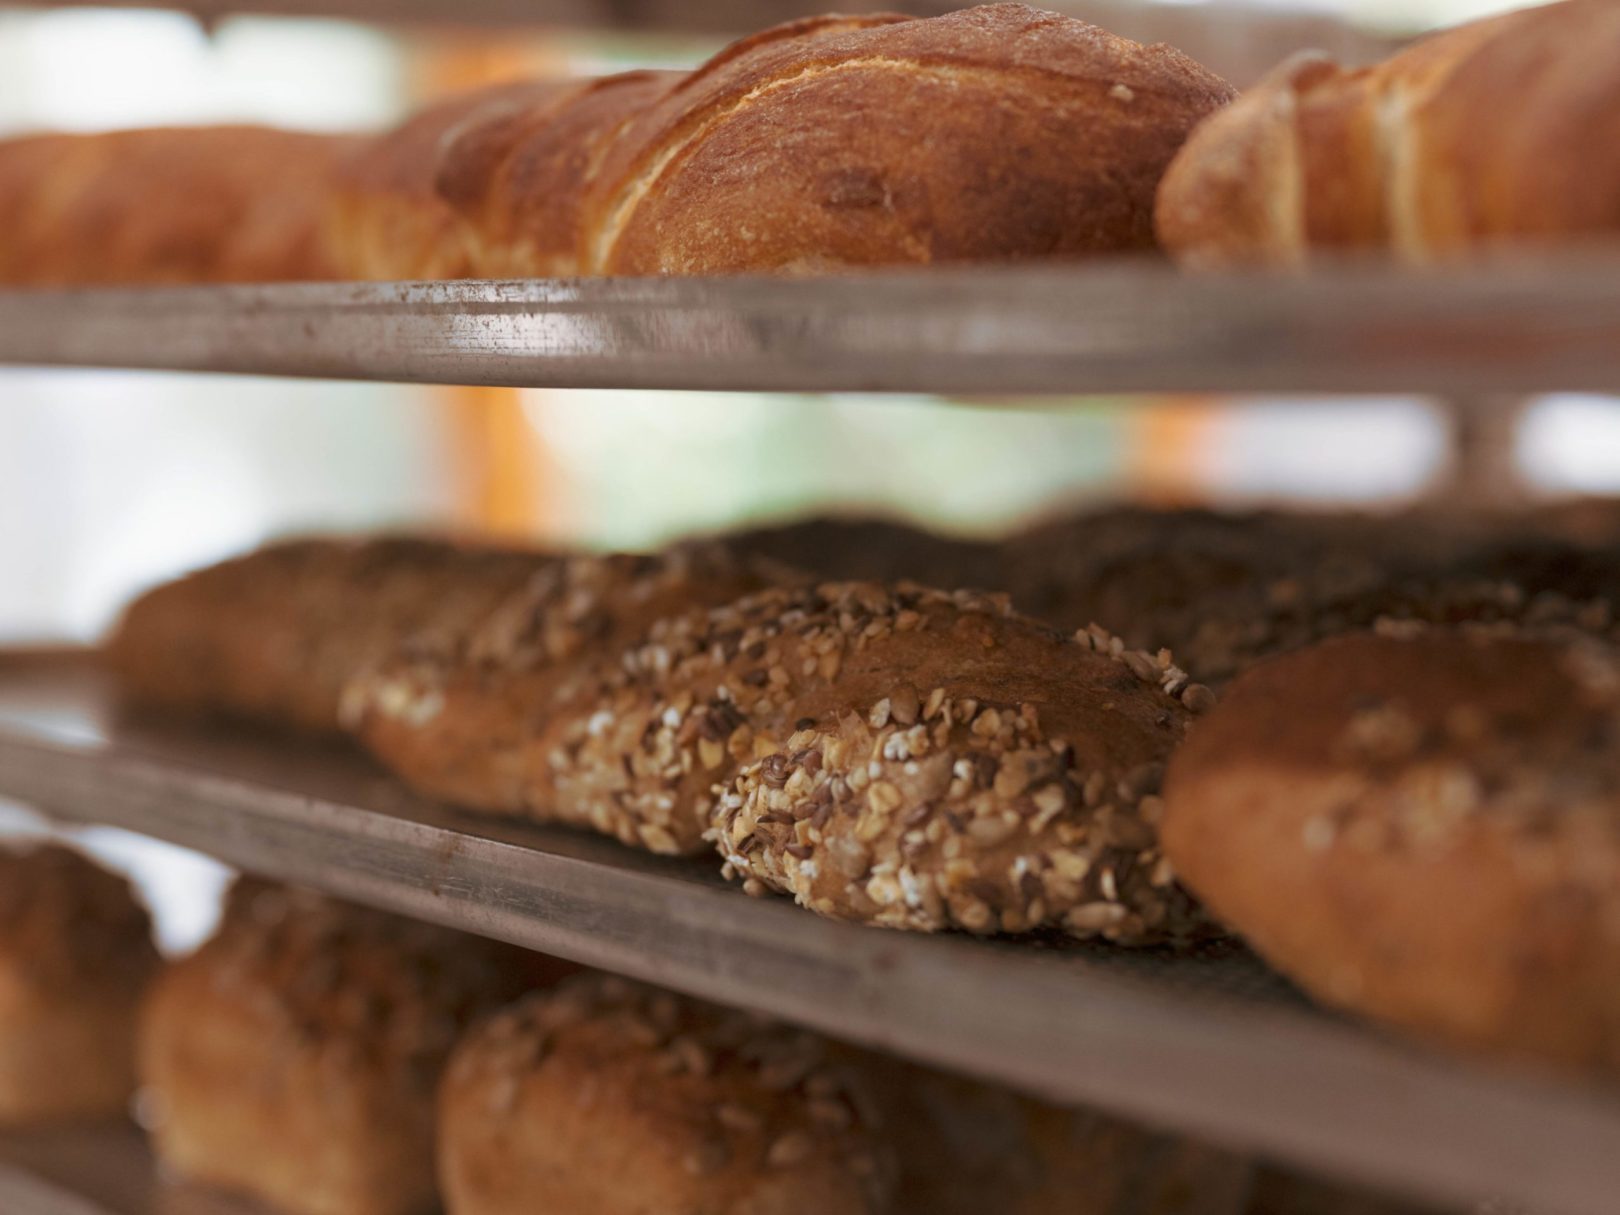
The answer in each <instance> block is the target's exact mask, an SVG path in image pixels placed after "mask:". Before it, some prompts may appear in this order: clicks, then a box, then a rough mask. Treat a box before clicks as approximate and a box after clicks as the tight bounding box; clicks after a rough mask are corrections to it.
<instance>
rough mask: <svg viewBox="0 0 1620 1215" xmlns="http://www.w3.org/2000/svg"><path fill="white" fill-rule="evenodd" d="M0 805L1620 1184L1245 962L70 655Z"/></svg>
mask: <svg viewBox="0 0 1620 1215" xmlns="http://www.w3.org/2000/svg"><path fill="white" fill-rule="evenodd" d="M0 796H6V797H13V798H16V799H18V800H21V801H24V802H27V803H30V804H33V805H35V806H37V807H39V808H41V809H42V810H44V811H46V812H47V813H49V814H52V815H54V816H56V817H58V818H61V819H65V820H68V821H73V822H97V823H106V824H111V825H115V826H119V827H125V828H128V829H131V830H134V831H140V832H145V833H147V834H149V835H153V836H157V837H160V838H163V839H166V840H170V841H172V842H174V843H177V844H182V845H187V846H190V847H193V848H197V849H199V850H201V851H203V852H207V853H210V854H212V855H214V856H216V857H218V858H220V859H221V860H224V861H226V862H228V863H231V864H235V865H239V866H242V867H244V868H247V869H251V870H254V871H257V872H261V873H264V874H267V875H270V876H273V877H279V878H283V879H290V880H294V881H298V882H302V883H306V884H309V885H312V886H317V887H321V888H324V889H326V890H329V891H331V892H333V893H336V894H339V895H343V896H346V897H348V898H352V899H356V900H360V901H363V902H367V903H371V904H375V905H377V906H379V907H383V908H387V909H390V910H394V911H397V912H401V913H404V914H407V915H412V916H417V917H420V918H423V919H427V920H433V921H438V922H441V923H445V924H449V925H452V926H455V927H457V928H461V929H465V930H468V931H471V932H475V933H482V934H486V935H489V936H494V937H499V938H502V939H505V940H508V941H512V942H515V943H517V944H520V945H525V946H530V947H532V948H535V949H540V950H546V951H550V952H553V953H557V954H561V955H564V956H567V957H571V958H575V959H577V960H579V961H581V962H585V963H589V964H593V965H597V966H602V967H605V968H608V969H610V970H615V971H619V972H622V973H625V974H629V975H633V976H636V977H639V978H642V979H646V980H649V981H651V982H655V983H660V984H664V985H667V986H669V987H673V988H678V989H681V990H684V991H688V992H691V993H694V994H698V995H702V996H707V997H710V998H713V999H716V1000H719V1001H722V1002H725V1003H728V1004H733V1005H738V1006H743V1007H749V1008H754V1009H758V1010H760V1011H762V1012H766V1013H770V1014H774V1015H777V1016H781V1017H783V1018H786V1019H789V1020H793V1021H797V1022H801V1023H804V1024H807V1025H811V1026H814V1027H817V1028H819V1029H822V1030H825V1031H826V1032H828V1033H831V1034H834V1035H837V1036H840V1037H843V1038H846V1039H850V1040H854V1041H859V1042H864V1043H868V1044H871V1045H873V1046H878V1047H883V1048H888V1049H892V1050H895V1051H897V1052H900V1053H903V1054H908V1055H911V1056H914V1057H916V1058H919V1059H922V1060H925V1061H929V1062H932V1063H936V1064H939V1065H942V1066H946V1067H950V1068H955V1069H958V1070H961V1071H966V1072H971V1073H975V1074H978V1075H982V1076H985V1077H989V1078H993V1079H997V1080H1000V1081H1003V1082H1005V1083H1008V1084H1011V1085H1014V1086H1016V1087H1019V1088H1023V1089H1026V1090H1028V1091H1031V1092H1035V1093H1040V1094H1044V1095H1046V1096H1049V1097H1053V1098H1057V1099H1061V1100H1064V1101H1071V1102H1085V1103H1090V1104H1094V1105H1097V1106H1102V1107H1106V1108H1109V1109H1112V1110H1114V1111H1116V1112H1118V1113H1120V1114H1123V1115H1126V1116H1128V1117H1134V1118H1137V1119H1140V1120H1142V1121H1145V1122H1148V1123H1153V1124H1157V1125H1161V1126H1164V1127H1167V1128H1170V1129H1173V1130H1179V1131H1183V1132H1186V1133H1189V1134H1193V1135H1196V1136H1199V1137H1202V1138H1205V1139H1208V1140H1212V1141H1214V1142H1217V1143H1220V1144H1224V1145H1226V1146H1229V1147H1231V1148H1233V1149H1235V1150H1238V1151H1243V1152H1248V1153H1253V1154H1257V1155H1259V1156H1262V1157H1266V1158H1271V1159H1277V1160H1282V1161H1285V1162H1288V1163H1290V1164H1292V1165H1296V1166H1301V1167H1303V1168H1305V1169H1308V1170H1311V1171H1316V1172H1322V1173H1327V1174H1329V1175H1339V1176H1342V1177H1345V1178H1348V1179H1354V1180H1359V1181H1361V1182H1364V1183H1367V1184H1380V1185H1385V1186H1390V1187H1393V1188H1396V1189H1401V1190H1404V1191H1405V1192H1408V1193H1410V1194H1412V1195H1414V1196H1422V1197H1427V1198H1431V1199H1440V1200H1445V1201H1456V1202H1462V1201H1469V1200H1473V1199H1475V1198H1478V1197H1480V1196H1490V1197H1495V1198H1499V1199H1501V1200H1504V1201H1507V1202H1510V1203H1516V1204H1522V1205H1523V1206H1525V1207H1527V1208H1529V1209H1531V1210H1533V1211H1535V1212H1536V1213H1537V1215H1611V1213H1612V1211H1613V1206H1614V1195H1615V1194H1616V1193H1617V1192H1620V1093H1617V1092H1615V1091H1614V1090H1612V1089H1598V1088H1589V1087H1585V1086H1579V1085H1574V1084H1570V1083H1566V1082H1562V1081H1553V1080H1550V1079H1547V1078H1544V1077H1540V1076H1532V1075H1528V1074H1519V1073H1508V1072H1502V1071H1497V1070H1493V1069H1489V1068H1486V1067H1483V1066H1478V1065H1473V1064H1464V1063H1461V1062H1458V1061H1454V1060H1451V1059H1449V1058H1444V1057H1441V1056H1439V1055H1435V1054H1431V1053H1429V1052H1426V1051H1423V1050H1420V1049H1418V1048H1416V1047H1411V1046H1408V1045H1405V1044H1403V1043H1397V1042H1395V1041H1391V1040H1389V1039H1386V1038H1384V1037H1383V1036H1381V1035H1380V1034H1378V1033H1376V1032H1374V1031H1372V1030H1369V1029H1367V1028H1365V1027H1363V1026H1361V1025H1357V1024H1352V1023H1350V1022H1348V1021H1346V1020H1343V1019H1340V1018H1338V1017H1335V1016H1331V1015H1329V1014H1326V1013H1324V1012H1322V1011H1320V1010H1318V1009H1316V1008H1314V1007H1313V1006H1311V1005H1310V1004H1309V1003H1307V1002H1306V1001H1305V1000H1304V999H1303V998H1301V997H1300V996H1299V995H1298V994H1297V993H1295V992H1294V991H1293V990H1292V989H1290V988H1289V987H1288V986H1287V985H1286V984H1285V983H1283V982H1282V981H1281V980H1280V979H1278V978H1277V977H1276V976H1275V975H1273V974H1272V973H1271V972H1269V971H1268V970H1267V969H1266V968H1265V967H1263V966H1262V965H1260V964H1259V963H1258V962H1257V961H1255V960H1254V959H1253V958H1252V957H1250V956H1249V955H1247V954H1245V953H1243V952H1240V951H1237V950H1226V951H1218V952H1211V953H1209V954H1207V955H1204V956H1197V957H1183V958H1169V957H1164V956H1156V955H1154V954H1151V953H1141V952H1136V953H1133V952H1129V951H1123V950H1118V949H1112V948H1103V947H1087V946H1082V945H1079V944H1071V945H1069V946H1063V947H1059V946H1046V947H1043V946H1039V945H1035V944H1025V943H1017V942H991V941H981V940H973V939H970V938H965V937H953V936H942V937H927V936H920V935H910V934H902V933H898V932H891V931H885V930H881V929H876V928H864V927H859V926H855V925H848V924H839V923H833V922H831V921H827V920H823V919H820V918H818V917H816V916H814V915H811V914H810V913H808V912H805V911H802V910H800V909H799V908H797V907H794V906H792V905H791V904H790V903H788V902H786V901H782V900H768V901H767V900H757V899H751V898H748V897H747V896H745V895H743V894H742V893H741V892H740V891H738V890H737V889H735V888H732V887H728V886H726V885H724V884H723V883H722V882H721V881H720V880H719V878H718V877H717V876H715V873H714V870H715V868H716V866H714V865H708V864H704V863H703V862H701V861H689V862H682V861H674V860H667V859H661V858H656V857H652V856H646V855H642V854H639V853H635V852H631V851H629V850H627V849H624V848H621V847H619V846H618V845H617V844H614V843H612V842H611V841H607V840H604V839H600V838H597V837H594V836H588V835H582V834H576V833H572V832H569V831H566V830H561V829H545V828H540V827H535V826H530V825H526V824H522V823H517V822H507V821H504V820H500V819H492V818H487V817H479V816H473V815H467V814H461V813H457V812H453V811H450V810H447V809H444V808H442V807H438V806H434V805H429V804H425V803H423V802H421V801H419V800H416V799H413V798H411V797H409V796H408V795H406V794H405V793H404V792H403V791H402V790H401V789H400V788H399V787H398V786H397V785H396V784H395V783H394V782H392V781H391V780H390V779H388V778H387V777H386V776H384V775H383V774H382V773H380V772H379V771H378V770H377V769H375V768H374V767H372V766H371V765H370V764H369V763H367V762H366V761H365V760H363V759H362V758H361V757H359V756H357V755H355V754H352V753H351V752H349V751H348V750H347V749H345V748H342V747H339V746H335V745H334V746H328V745H321V744H316V743H312V742H309V741H307V740H306V741H300V740H297V739H293V738H288V737H279V736H273V735H269V734H264V733H256V732H251V731H246V730H240V729H230V728H225V727H218V726H204V725H201V724H197V723H189V724H188V723H179V722H168V723H163V722H157V721H151V720H142V719H138V718H133V717H131V716H130V714H129V713H128V712H127V710H124V709H121V708H120V706H119V705H118V703H117V699H116V697H115V696H114V695H113V694H112V691H111V689H110V687H109V685H108V683H107V681H106V679H105V677H104V676H103V675H102V674H101V673H100V672H99V671H98V670H97V669H96V668H95V665H94V663H93V662H92V661H91V660H90V659H89V658H88V657H87V656H85V655H84V654H82V653H73V652H61V653H54V654H52V653H45V654H26V653H14V654H11V655H7V656H5V657H3V658H0ZM6 1209H7V1210H9V1209H10V1208H6Z"/></svg>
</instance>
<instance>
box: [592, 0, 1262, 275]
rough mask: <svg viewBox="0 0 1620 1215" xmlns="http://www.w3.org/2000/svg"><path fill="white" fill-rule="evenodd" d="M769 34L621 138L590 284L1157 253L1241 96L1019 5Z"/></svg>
mask: <svg viewBox="0 0 1620 1215" xmlns="http://www.w3.org/2000/svg"><path fill="white" fill-rule="evenodd" d="M776 33H777V34H778V36H775V37H773V36H771V32H767V34H766V35H761V36H758V37H756V39H754V40H752V41H751V42H750V44H749V45H747V46H745V47H742V48H737V49H734V50H733V51H732V52H729V53H724V54H722V56H721V57H720V58H719V60H717V61H716V62H714V63H711V64H710V65H708V66H707V67H706V68H703V69H699V71H697V72H695V73H693V75H692V76H691V77H690V78H689V79H688V80H687V81H686V82H684V83H683V84H682V86H681V87H679V88H677V89H675V90H673V91H671V92H670V93H669V94H668V95H667V96H666V97H665V98H664V99H663V100H662V101H661V102H660V103H658V104H657V105H654V106H652V107H650V108H649V109H648V111H647V112H646V113H645V114H644V115H642V116H640V117H639V118H638V119H637V120H636V121H635V122H634V123H632V124H631V126H630V127H629V128H628V129H627V130H626V131H625V132H624V134H623V136H622V138H621V139H620V140H619V141H618V144H617V145H616V146H615V148H614V150H613V152H612V153H611V154H610V156H609V158H608V161H607V163H606V164H605V165H604V167H603V170H602V173H601V177H600V182H599V186H598V189H597V190H595V191H594V192H593V195H592V197H591V198H589V199H588V200H587V202H586V206H587V209H588V212H589V218H588V220H587V225H586V226H587V228H588V229H589V230H591V231H592V241H591V246H590V256H589V257H588V258H587V259H586V265H587V267H588V268H589V269H592V270H594V271H596V272H598V273H606V274H698V273H727V272H738V271H764V270H778V271H788V272H798V273H814V272H818V271H826V270H828V269H838V268H842V267H851V266H871V265H892V264H904V263H923V264H928V263H933V262H946V261H958V260H1012V259H1019V258H1028V257H1075V256H1083V255H1086V254H1094V253H1099V252H1120V251H1124V250H1132V249H1145V248H1150V247H1152V245H1153V237H1152V231H1151V227H1152V225H1151V210H1152V195H1153V191H1154V188H1155V186H1156V184H1157V181H1158V178H1159V176H1160V175H1161V174H1162V172H1163V170H1164V167H1165V165H1166V164H1168V162H1169V159H1170V157H1171V155H1173V153H1174V152H1175V150H1176V148H1177V147H1178V146H1179V145H1180V143H1181V141H1182V140H1183V139H1184V138H1185V137H1186V134H1187V132H1188V131H1189V130H1190V129H1191V128H1192V125H1193V124H1194V123H1195V122H1196V121H1197V120H1198V119H1199V118H1201V117H1203V116H1204V115H1205V114H1207V113H1209V112H1210V111H1212V110H1214V109H1216V108H1218V107H1219V106H1221V105H1222V104H1224V103H1225V102H1227V101H1229V100H1230V99H1231V98H1232V96H1233V93H1232V91H1231V90H1230V89H1229V88H1228V86H1227V85H1225V84H1224V82H1222V81H1220V80H1218V79H1217V78H1216V77H1214V76H1212V75H1210V74H1209V73H1207V72H1205V71H1204V70H1203V69H1201V68H1199V67H1198V66H1197V65H1196V64H1194V63H1192V61H1190V60H1188V59H1186V58H1185V57H1184V56H1182V55H1180V54H1179V53H1177V52H1175V51H1172V50H1170V49H1169V48H1167V47H1162V46H1157V47H1141V46H1138V45H1137V44H1135V43H1132V42H1128V41H1125V40H1124V39H1119V38H1115V37H1113V36H1112V35H1109V34H1106V33H1104V32H1103V31H1101V30H1098V29H1097V28H1096V27H1094V26H1090V25H1087V24H1086V23H1084V22H1081V21H1075V20H1073V19H1070V18H1064V17H1059V16H1056V15H1055V14H1051V13H1043V12H1041V11H1039V10H1037V9H1032V8H1028V7H1025V6H1022V5H1016V4H998V5H987V6H984V7H981V8H975V9H968V10H964V11H962V12H958V13H952V14H949V15H947V16H944V17H937V18H932V19H927V20H918V21H900V20H895V19H893V18H884V19H866V20H854V19H851V20H846V21H840V22H838V23H837V24H826V25H821V26H818V27H817V28H815V29H814V30H813V31H812V32H811V33H810V34H809V35H806V34H805V33H803V32H801V31H800V30H798V29H789V30H786V31H777V32H776ZM873 115H882V121H881V122H873V120H872V116H873Z"/></svg>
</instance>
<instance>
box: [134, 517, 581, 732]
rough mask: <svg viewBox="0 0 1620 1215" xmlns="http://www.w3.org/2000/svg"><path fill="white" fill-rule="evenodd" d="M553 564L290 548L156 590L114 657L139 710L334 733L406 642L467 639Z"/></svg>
mask: <svg viewBox="0 0 1620 1215" xmlns="http://www.w3.org/2000/svg"><path fill="white" fill-rule="evenodd" d="M551 560H553V558H550V557H548V556H546V555H545V554H542V553H539V552H535V551H532V550H524V549H516V548H514V549H503V548H496V547H479V546H473V545H458V544H453V543H449V542H445V541H435V540H417V539H406V538H387V539H377V540H340V539H319V540H314V539H312V540H293V541H285V542H282V543H278V544H272V545H269V546H267V547H265V548H262V549H260V550H258V551H257V552H253V553H249V554H247V555H246V556H244V557H237V558H234V559H232V560H229V561H224V562H221V563H220V564H218V565H213V566H210V567H208V568H206V569H203V570H199V571H197V572H195V573H192V574H188V575H186V576H185V577H183V578H179V579H176V580H175V581H172V582H167V583H164V584H162V585H160V586H157V587H155V588H153V589H152V590H150V591H148V592H147V593H146V594H144V595H142V596H141V597H140V598H139V599H137V600H135V602H134V603H132V604H131V605H130V606H129V608H128V609H127V610H126V611H125V613H124V616H123V619H122V620H121V621H120V622H119V624H118V627H117V628H116V630H115V631H114V633H113V635H112V636H111V638H110V639H109V640H108V643H107V648H106V653H107V658H108V661H109V663H110V664H111V666H112V668H113V669H114V670H115V671H116V672H117V674H118V675H119V677H120V681H121V684H122V686H123V688H124V690H125V691H127V692H128V693H129V694H130V695H131V696H132V697H134V698H136V699H138V700H140V701H142V702H143V703H148V704H155V705H161V706H167V707H169V708H172V709H177V710H182V711H189V712H202V713H218V714H224V715H228V716H236V717H243V718H249V719H253V720H256V721H261V722H266V723H268V724H271V725H277V726H283V727H290V728H294V729H300V730H308V731H315V732H323V733H331V732H335V731H336V730H338V729H339V725H340V718H341V716H342V708H343V697H344V693H345V690H346V689H347V688H348V687H349V686H350V685H351V684H352V683H353V682H354V680H355V679H356V678H357V677H358V676H359V675H360V674H361V673H362V672H364V671H366V670H369V669H370V668H371V667H373V666H375V665H377V664H378V663H381V662H382V661H384V660H385V659H389V658H392V657H393V656H394V655H395V654H396V653H398V652H399V650H400V648H401V647H402V646H403V645H404V644H405V642H406V641H407V640H408V639H410V638H419V639H422V640H421V644H429V640H428V639H429V638H431V637H432V636H433V634H434V633H435V632H437V631H444V632H447V633H449V634H450V635H453V636H459V635H460V633H461V632H463V631H465V629H466V628H467V627H470V622H476V621H477V620H480V619H482V618H483V616H484V615H486V614H487V613H488V612H490V611H492V610H493V608H494V607H495V605H496V604H498V603H500V602H502V601H504V600H505V599H506V598H508V597H509V596H511V595H513V594H515V593H517V592H518V591H520V590H521V589H522V588H523V587H524V585H525V584H527V582H528V581H529V580H530V579H531V578H534V577H536V576H537V575H539V574H541V573H542V572H543V571H544V570H545V569H546V567H547V564H548V563H549V562H550V561H551Z"/></svg>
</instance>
